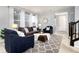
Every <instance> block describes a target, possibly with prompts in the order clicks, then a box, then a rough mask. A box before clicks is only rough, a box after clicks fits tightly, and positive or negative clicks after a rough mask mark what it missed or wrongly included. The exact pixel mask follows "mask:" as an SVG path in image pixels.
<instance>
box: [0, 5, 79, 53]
mask: <svg viewBox="0 0 79 59" xmlns="http://www.w3.org/2000/svg"><path fill="white" fill-rule="evenodd" d="M78 8H79V7H75V6H0V14H1V15H0V19H1V20H0V29H2V30H3V29H4V28H5V29H4V30H5V37H4V38H6V39H0V41H1V45H0V46H1V47H2V48H0V52H4V53H5V52H9V53H18V52H24V53H59V52H67V51H65V49H63V48H62V46H61V45H62V40H65V41H67V40H68V38H69V25H68V24H69V23H70V22H74V21H77V20H78V19H77V18H78V17H77V13H78V11H77V10H78ZM74 19H76V20H74ZM15 32H16V33H17V34H18V36H19V37H15V36H17V34H16V35H15V36H11V37H10V36H9V35H13V34H15ZM23 39H24V40H23ZM68 44H69V43H68ZM62 49H63V50H64V51H62ZM73 49H74V48H73ZM68 52H72V51H68Z"/></svg>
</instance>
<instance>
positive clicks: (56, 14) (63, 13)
mask: <svg viewBox="0 0 79 59" xmlns="http://www.w3.org/2000/svg"><path fill="white" fill-rule="evenodd" d="M58 15H59V16H60V15H66V16H67V34H68V29H69V28H68V12H61V13H55V16H58ZM56 21H57V20H56ZM56 23H57V22H56ZM56 29H57V26H56Z"/></svg>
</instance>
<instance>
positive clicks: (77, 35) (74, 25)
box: [69, 21, 79, 46]
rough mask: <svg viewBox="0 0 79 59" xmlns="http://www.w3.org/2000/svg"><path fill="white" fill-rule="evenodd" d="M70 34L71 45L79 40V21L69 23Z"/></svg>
mask: <svg viewBox="0 0 79 59" xmlns="http://www.w3.org/2000/svg"><path fill="white" fill-rule="evenodd" d="M69 36H70V45H71V46H74V43H75V42H76V41H78V40H79V21H76V22H70V23H69Z"/></svg>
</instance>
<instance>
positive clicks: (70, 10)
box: [39, 7, 75, 32]
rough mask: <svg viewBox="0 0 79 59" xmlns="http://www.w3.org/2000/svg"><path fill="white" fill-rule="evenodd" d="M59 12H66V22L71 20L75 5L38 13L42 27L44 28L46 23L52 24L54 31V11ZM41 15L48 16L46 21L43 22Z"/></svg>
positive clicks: (73, 15)
mask: <svg viewBox="0 0 79 59" xmlns="http://www.w3.org/2000/svg"><path fill="white" fill-rule="evenodd" d="M61 12H68V22H71V21H75V20H74V19H75V7H69V8H64V9H61V10H56V11H54V12H52V11H49V12H47V13H43V14H40V15H39V23H41V24H42V28H45V27H46V26H47V25H52V26H53V29H54V32H55V30H56V26H55V25H56V24H55V23H56V20H55V15H54V14H55V13H61ZM43 17H46V18H48V23H46V24H45V23H43V20H44V19H43Z"/></svg>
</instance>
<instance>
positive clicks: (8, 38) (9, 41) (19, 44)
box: [4, 29, 34, 53]
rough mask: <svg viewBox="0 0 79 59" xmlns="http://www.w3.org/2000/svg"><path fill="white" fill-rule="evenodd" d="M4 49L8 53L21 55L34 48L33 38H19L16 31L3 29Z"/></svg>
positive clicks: (31, 36)
mask: <svg viewBox="0 0 79 59" xmlns="http://www.w3.org/2000/svg"><path fill="white" fill-rule="evenodd" d="M4 35H5V49H6V51H7V52H8V53H21V52H24V51H26V50H27V49H29V48H33V47H34V36H33V35H30V36H25V37H20V36H18V34H17V33H16V31H13V30H10V29H5V30H4Z"/></svg>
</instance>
